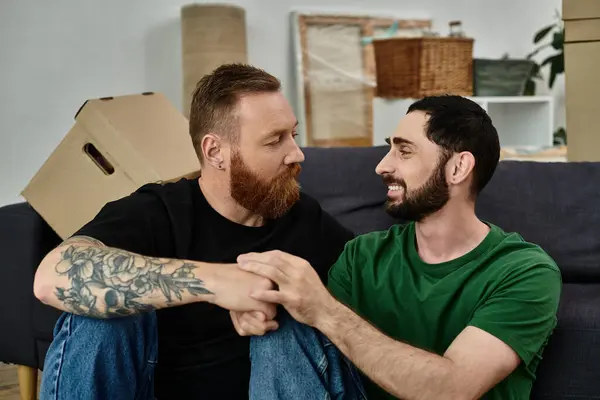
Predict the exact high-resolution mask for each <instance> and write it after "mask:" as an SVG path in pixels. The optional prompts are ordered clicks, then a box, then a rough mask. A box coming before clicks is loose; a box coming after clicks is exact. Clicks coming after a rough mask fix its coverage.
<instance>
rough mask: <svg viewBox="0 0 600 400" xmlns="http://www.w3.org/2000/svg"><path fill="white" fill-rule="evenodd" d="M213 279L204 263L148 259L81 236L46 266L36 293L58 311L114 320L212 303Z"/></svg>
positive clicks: (56, 252) (41, 270) (65, 245)
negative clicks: (210, 281) (208, 283)
mask: <svg viewBox="0 0 600 400" xmlns="http://www.w3.org/2000/svg"><path fill="white" fill-rule="evenodd" d="M207 274H208V271H207V264H204V263H198V262H192V261H185V260H176V259H165V258H153V257H146V256H143V255H139V254H135V253H131V252H128V251H124V250H120V249H115V248H111V247H107V246H104V245H103V244H102V243H100V242H98V241H96V240H95V239H92V238H82V237H76V238H73V239H70V240H67V241H66V242H65V243H63V244H62V245H61V246H60V247H59V248H57V249H56V250H55V251H54V252H52V253H51V254H50V255H49V256H47V257H46V259H45V260H44V261H43V262H42V265H41V266H40V268H39V269H38V275H39V276H36V282H35V288H34V290H35V292H36V296H38V297H39V298H40V299H41V300H42V301H44V302H45V303H47V304H49V305H51V306H53V307H56V308H58V309H61V310H64V311H68V312H72V313H75V314H79V315H86V316H91V317H96V318H109V317H118V316H126V315H132V314H136V313H139V312H144V311H150V310H154V309H159V308H164V307H169V306H174V305H179V304H186V303H190V302H195V301H209V300H210V299H211V297H212V296H213V293H212V292H211V290H209V288H207V286H206V284H205V279H206V276H207Z"/></svg>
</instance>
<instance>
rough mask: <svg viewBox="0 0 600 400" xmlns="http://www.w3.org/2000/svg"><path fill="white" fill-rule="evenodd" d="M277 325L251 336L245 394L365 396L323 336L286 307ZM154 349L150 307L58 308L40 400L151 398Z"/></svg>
mask: <svg viewBox="0 0 600 400" xmlns="http://www.w3.org/2000/svg"><path fill="white" fill-rule="evenodd" d="M279 325H280V327H279V329H278V330H277V331H275V332H271V333H269V334H267V335H264V336H260V337H253V338H251V340H250V358H251V362H252V369H251V376H250V385H249V397H250V399H260V400H275V399H282V400H286V399H294V400H295V399H299V398H302V399H307V400H311V399H319V400H321V399H323V400H324V399H340V400H341V399H344V400H364V399H366V396H365V395H364V391H363V388H362V385H361V382H360V376H359V374H358V371H357V370H356V368H355V367H354V366H353V365H352V364H351V363H350V362H349V361H348V360H347V359H346V358H345V357H344V356H343V355H342V354H341V353H340V352H339V350H337V348H335V346H333V345H332V344H331V342H330V341H329V340H328V339H327V338H326V337H325V336H324V335H322V334H321V333H319V332H318V331H316V330H314V329H312V328H310V327H308V326H306V325H302V324H300V323H298V322H296V321H295V320H294V319H292V318H291V317H290V316H289V314H287V313H285V312H282V313H280V317H279ZM157 356H158V334H157V322H156V314H155V313H153V312H152V313H145V314H141V315H138V316H134V317H122V318H114V319H107V320H101V319H93V318H87V317H82V316H76V315H72V314H68V313H65V314H63V315H62V316H61V317H60V318H59V320H58V321H57V323H56V327H55V329H54V341H53V342H52V344H51V346H50V348H49V350H48V353H47V355H46V360H45V363H44V373H43V377H42V384H41V387H40V400H63V399H69V400H71V399H98V400H103V399H119V400H121V399H123V400H127V399H136V400H138V399H139V400H152V399H154V369H155V367H156V362H157Z"/></svg>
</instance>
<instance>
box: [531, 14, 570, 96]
mask: <svg viewBox="0 0 600 400" xmlns="http://www.w3.org/2000/svg"><path fill="white" fill-rule="evenodd" d="M546 38H549V40H546V42H545V43H543V42H542V41H543V40H544V39H546ZM564 40H565V28H564V26H563V23H562V19H561V18H560V14H558V13H557V21H556V22H555V23H553V24H551V25H548V26H545V27H543V28H542V29H540V30H539V31H537V32H536V34H535V35H534V37H533V44H534V45H537V47H536V48H535V49H534V50H533V51H532V52H531V53H529V54H528V55H527V59H528V60H533V57H534V56H535V55H537V54H538V53H539V52H540V51H542V50H544V49H548V48H550V47H551V48H552V49H553V53H552V54H550V55H548V56H547V57H546V58H545V59H544V60H543V61H542V62H541V63H539V64H538V63H537V62H535V61H534V67H533V70H532V72H531V76H530V77H529V80H528V81H527V85H526V86H525V94H526V95H530V96H533V95H534V94H535V92H536V81H535V80H536V79H538V80H541V79H543V78H542V76H541V75H540V69H541V68H542V67H544V66H546V65H549V66H550V73H549V76H548V87H549V88H550V89H552V87H553V86H554V83H555V82H556V78H557V77H558V75H560V74H562V73H564V72H565V56H564V52H563V49H564Z"/></svg>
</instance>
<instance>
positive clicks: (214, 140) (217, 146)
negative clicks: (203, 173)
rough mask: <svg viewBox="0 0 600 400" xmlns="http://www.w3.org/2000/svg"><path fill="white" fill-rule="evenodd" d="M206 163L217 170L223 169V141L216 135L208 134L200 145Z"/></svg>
mask: <svg viewBox="0 0 600 400" xmlns="http://www.w3.org/2000/svg"><path fill="white" fill-rule="evenodd" d="M200 148H201V149H202V155H203V156H204V162H205V163H206V164H207V165H212V166H213V167H215V168H217V169H223V161H224V160H223V141H222V139H221V138H220V137H219V136H217V135H215V134H214V133H208V134H206V135H204V137H203V138H202V142H201V143H200Z"/></svg>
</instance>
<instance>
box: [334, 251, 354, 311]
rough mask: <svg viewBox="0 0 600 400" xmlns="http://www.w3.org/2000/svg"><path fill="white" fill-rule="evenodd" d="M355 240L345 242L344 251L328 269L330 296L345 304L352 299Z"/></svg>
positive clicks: (348, 303)
mask: <svg viewBox="0 0 600 400" xmlns="http://www.w3.org/2000/svg"><path fill="white" fill-rule="evenodd" d="M355 240H356V239H355ZM355 240H351V241H349V242H348V243H346V246H345V247H344V251H342V254H340V256H339V258H338V260H337V261H336V262H335V264H333V266H332V267H331V269H330V270H329V279H328V285H327V286H328V289H329V292H330V293H331V294H332V296H333V297H335V298H336V299H338V300H339V301H340V302H342V303H344V304H345V305H347V306H350V305H351V300H352V270H351V269H352V248H353V245H354V241H355Z"/></svg>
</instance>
